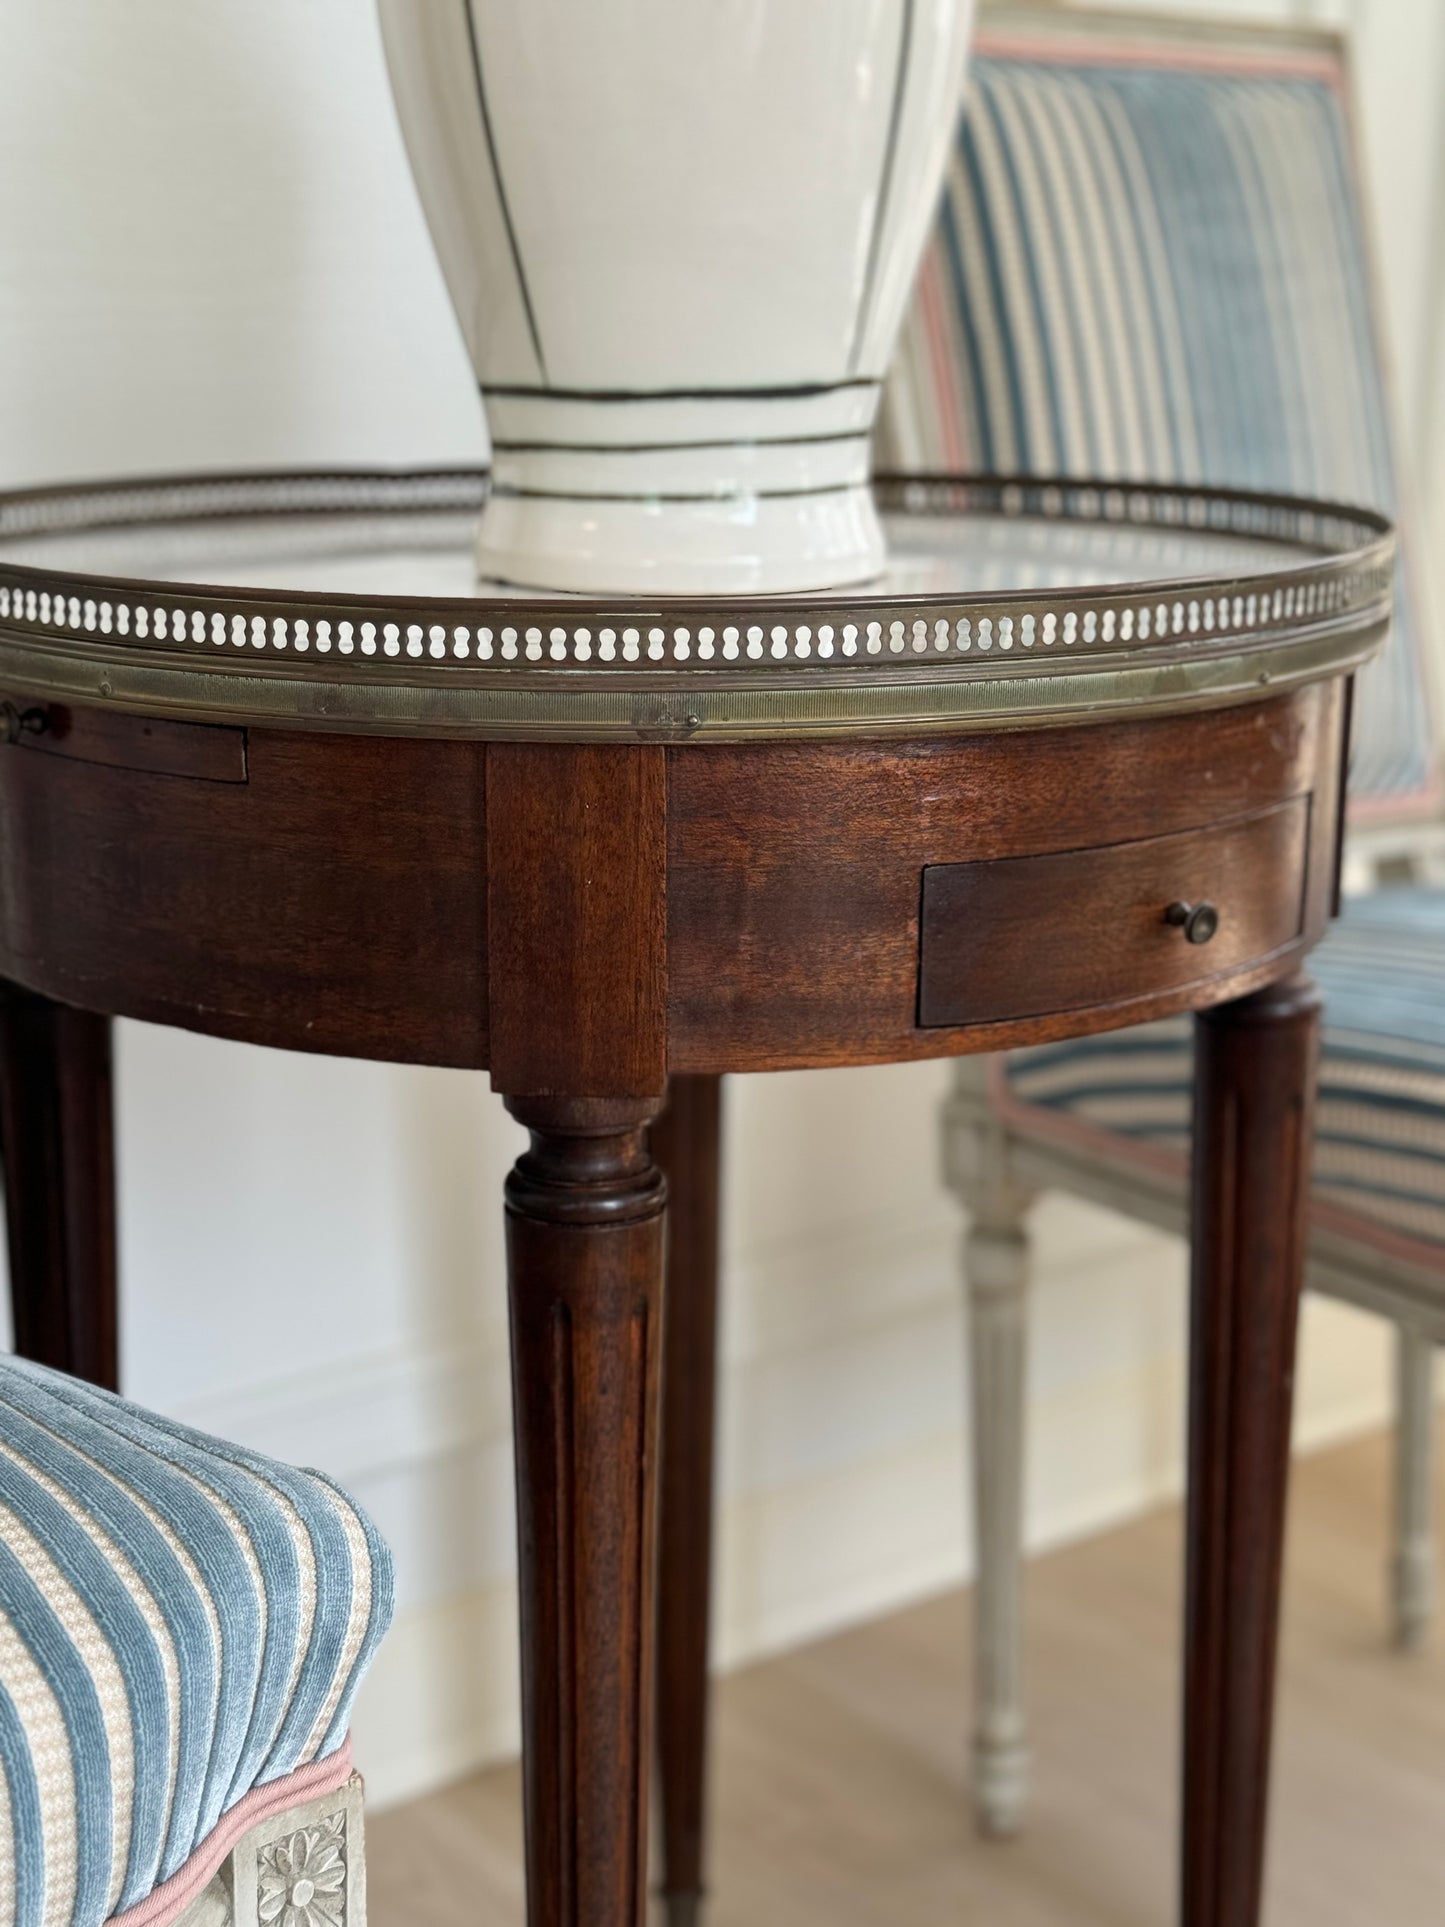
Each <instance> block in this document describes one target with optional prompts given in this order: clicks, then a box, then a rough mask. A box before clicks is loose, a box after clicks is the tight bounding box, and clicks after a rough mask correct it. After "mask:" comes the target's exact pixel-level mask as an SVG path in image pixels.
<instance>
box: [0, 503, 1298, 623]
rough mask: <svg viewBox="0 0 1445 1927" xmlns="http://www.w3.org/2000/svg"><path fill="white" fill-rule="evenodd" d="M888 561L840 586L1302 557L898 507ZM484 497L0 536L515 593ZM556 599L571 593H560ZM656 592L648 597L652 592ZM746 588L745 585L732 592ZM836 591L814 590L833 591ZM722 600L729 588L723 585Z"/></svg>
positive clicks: (3, 547)
mask: <svg viewBox="0 0 1445 1927" xmlns="http://www.w3.org/2000/svg"><path fill="white" fill-rule="evenodd" d="M885 525H886V526H887V529H888V533H889V538H890V542H891V545H892V562H891V565H890V568H889V571H888V574H887V575H886V576H885V577H883V578H882V579H880V580H879V581H878V582H876V583H872V584H869V585H866V586H864V587H863V588H861V589H859V588H854V589H850V590H848V591H840V592H839V600H847V601H849V602H857V601H858V600H860V599H871V598H873V597H894V598H899V599H903V600H907V599H908V598H910V597H912V596H925V595H944V596H947V595H956V596H960V597H965V596H969V595H977V594H981V593H984V592H988V591H1013V592H1015V593H1028V592H1030V591H1037V592H1040V593H1050V592H1053V593H1057V592H1059V591H1062V590H1067V589H1074V588H1080V589H1082V588H1090V587H1099V586H1103V585H1106V584H1109V583H1120V582H1153V581H1171V580H1177V579H1180V578H1188V577H1194V576H1214V577H1220V576H1233V575H1252V574H1259V573H1264V572H1266V571H1269V570H1271V569H1280V568H1293V567H1298V566H1299V564H1300V562H1301V561H1303V560H1307V559H1308V558H1309V557H1310V555H1311V554H1312V553H1313V552H1312V551H1310V550H1307V549H1304V548H1302V547H1297V546H1295V545H1294V544H1291V543H1285V542H1274V541H1264V540H1259V539H1256V538H1253V537H1245V536H1237V535H1229V534H1226V533H1220V532H1216V531H1212V530H1211V531H1202V530H1200V531H1196V530H1189V531H1180V530H1175V529H1155V528H1148V527H1139V526H1135V525H1132V524H1109V523H1096V522H1086V521H1068V520H1052V519H1049V520H1046V519H1043V518H1032V517H1027V516H1008V515H1002V514H991V513H971V514H967V515H913V514H909V515H895V516H891V517H886V518H885ZM475 526H476V516H475V513H474V512H473V511H471V510H466V511H456V510H447V511H433V512H413V513H409V514H389V513H377V512H366V513H342V514H321V515H297V516H281V515H266V516H258V517H238V518H234V519H218V520H214V521H199V522H193V523H156V524H148V525H140V526H135V527H130V528H114V529H93V530H85V531H81V532H80V533H68V532H67V533H63V534H46V535H34V534H28V535H19V536H12V537H9V538H7V539H5V540H4V541H0V560H3V561H6V562H15V563H27V564H30V565H32V566H35V567H40V568H45V569H63V570H71V571H75V572H77V573H81V574H85V575H90V576H97V575H100V576H119V577H125V578H146V579H156V580H161V581H172V582H186V583H196V584H207V585H211V586H214V587H217V588H252V589H266V590H271V591H280V592H282V593H284V592H285V591H287V590H297V591H300V592H302V593H307V594H319V595H328V594H334V595H358V596H368V595H374V596H377V597H392V596H398V597H403V598H405V597H411V596H461V597H471V596H487V595H489V594H491V595H497V596H502V595H505V596H508V597H511V598H516V597H517V596H518V595H519V594H522V593H524V592H520V591H518V590H516V589H502V588H497V587H493V586H490V585H487V584H481V585H479V584H478V583H477V582H476V580H475V577H474V575H473V572H472V558H471V543H472V534H473V531H474V529H475ZM549 599H550V600H558V599H560V598H558V597H556V596H555V595H552V596H550V597H549ZM647 599H648V598H647V597H646V595H645V593H640V594H639V595H638V597H637V598H636V600H638V601H645V600H647ZM728 599H729V600H738V599H739V598H737V597H731V598H728ZM827 599H828V597H827V596H826V595H823V596H820V595H817V594H814V595H811V596H809V597H807V598H806V600H808V601H809V602H812V603H817V602H819V601H826V600H827ZM720 600H721V598H720Z"/></svg>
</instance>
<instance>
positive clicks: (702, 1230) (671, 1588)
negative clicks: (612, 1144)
mask: <svg viewBox="0 0 1445 1927" xmlns="http://www.w3.org/2000/svg"><path fill="white" fill-rule="evenodd" d="M652 1151H653V1156H654V1157H655V1158H656V1160H657V1162H658V1164H659V1165H660V1166H661V1168H662V1172H663V1175H664V1176H665V1178H666V1179H667V1199H668V1203H667V1318H666V1323H665V1328H664V1339H663V1370H662V1473H661V1497H660V1501H659V1518H658V1594H657V1788H658V1796H659V1805H660V1807H661V1826H660V1828H659V1834H660V1838H661V1844H662V1876H661V1881H660V1883H659V1884H660V1887H661V1891H662V1894H663V1897H664V1901H665V1905H666V1907H667V1913H668V1927H692V1923H693V1922H694V1921H695V1920H696V1919H697V1917H698V1910H699V1907H700V1904H701V1899H702V1892H703V1884H704V1838H705V1822H706V1806H707V1709H708V1632H709V1627H710V1624H711V1603H712V1602H711V1584H712V1541H713V1444H714V1425H715V1404H716V1398H715V1392H716V1375H717V1301H718V1237H719V1231H720V1224H719V1202H720V1189H721V1161H722V1080H721V1079H720V1078H717V1077H675V1078H674V1079H673V1080H672V1083H671V1084H670V1085H669V1087H668V1093H667V1108H666V1110H664V1112H663V1113H662V1115H661V1117H660V1118H659V1119H658V1120H657V1123H656V1124H655V1125H654V1126H653V1130H652Z"/></svg>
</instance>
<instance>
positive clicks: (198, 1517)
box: [0, 1358, 392, 1927]
mask: <svg viewBox="0 0 1445 1927" xmlns="http://www.w3.org/2000/svg"><path fill="white" fill-rule="evenodd" d="M391 1604H392V1573H391V1563H390V1558H389V1555H388V1554H387V1552H386V1549H385V1547H384V1546H383V1545H382V1543H381V1541H380V1540H379V1539H378V1537H377V1535H376V1533H375V1531H374V1529H373V1528H372V1526H371V1525H370V1523H369V1522H368V1521H367V1520H366V1519H365V1518H364V1517H363V1515H362V1514H361V1513H360V1512H359V1511H358V1510H357V1508H356V1507H355V1506H354V1505H353V1504H352V1503H351V1501H350V1500H349V1499H347V1498H346V1497H345V1495H344V1494H343V1493H341V1492H339V1491H338V1490H337V1489H336V1487H334V1486H333V1485H331V1484H329V1483H328V1482H327V1480H325V1479H324V1478H322V1477H321V1476H320V1475H319V1474H317V1473H315V1472H300V1471H296V1470H293V1469H292V1468H291V1467H290V1466H284V1465H278V1464H274V1463H272V1462H271V1461H269V1460H266V1459H263V1458H260V1457H258V1456H257V1455H256V1454H254V1453H251V1452H246V1451H243V1450H241V1449H240V1448H238V1447H235V1446H230V1445H225V1444H222V1443H220V1442H219V1441H217V1440H215V1439H211V1438H207V1437H205V1436H204V1435H203V1434H201V1433H198V1432H194V1431H191V1430H188V1429H187V1428H186V1427H184V1426H181V1425H175V1424H171V1423H169V1422H168V1421H166V1420H164V1419H160V1418H156V1417H154V1416H152V1415H151V1414H149V1413H146V1412H143V1411H141V1410H139V1409H138V1408H137V1407H136V1406H134V1405H130V1404H127V1403H125V1402H124V1401H123V1400H121V1399H118V1398H114V1397H112V1396H111V1395H110V1394H109V1393H106V1392H99V1391H94V1390H92V1389H90V1388H89V1387H87V1386H83V1385H80V1384H78V1383H76V1382H75V1381H74V1380H71V1379H67V1378H63V1377H61V1376H59V1375H58V1374H56V1373H53V1372H47V1371H44V1370H42V1369H41V1368H40V1367H38V1366H33V1365H27V1364H22V1363H20V1362H19V1361H17V1360H13V1359H8V1358H7V1359H0V1927H101V1923H102V1922H105V1921H113V1920H120V1921H124V1922H126V1923H127V1927H143V1924H144V1927H161V1923H164V1922H168V1921H172V1920H175V1919H176V1918H177V1917H178V1916H179V1915H180V1914H181V1913H182V1912H183V1911H184V1910H185V1908H186V1907H187V1906H188V1905H189V1904H190V1902H191V1901H192V1900H193V1899H194V1898H195V1896H196V1894H197V1893H198V1892H199V1891H200V1890H201V1889H202V1888H203V1887H204V1886H205V1883H206V1882H207V1880H209V1878H210V1876H211V1875H212V1873H213V1872H214V1871H215V1869H216V1868H217V1867H218V1866H219V1865H220V1863H221V1861H222V1860H223V1859H224V1857H225V1855H226V1853H227V1852H228V1851H229V1849H230V1847H231V1846H233V1845H234V1844H235V1842H236V1840H237V1839H238V1838H239V1837H240V1835H241V1834H242V1833H244V1832H245V1831H246V1830H247V1829H248V1828H249V1827H251V1826H253V1825H254V1824H255V1823H256V1822H257V1821H259V1820H262V1819H265V1818H267V1817H269V1816H270V1815H271V1814H273V1813H278V1812H281V1811H283V1810H286V1809H289V1808H291V1807H293V1806H296V1805H298V1804H300V1803H301V1802H303V1801H305V1800H308V1799H311V1798H314V1797H316V1796H319V1795H321V1794H323V1793H328V1792H330V1791H332V1790H333V1789H334V1788H336V1787H339V1786H341V1785H343V1784H344V1782H345V1781H346V1779H347V1777H348V1774H349V1772H350V1761H349V1750H350V1749H349V1745H348V1741H347V1722H348V1717H349V1713H350V1708H351V1701H352V1696H353V1694H354V1693H355V1690H356V1687H357V1683H358V1681H359V1680H360V1678H361V1675H362V1674H363V1672H364V1671H365V1669H366V1666H367V1664H368V1662H369V1660H370V1657H371V1654H372V1651H373V1649H374V1648H375V1646H376V1643H377V1641H378V1639H379V1638H380V1637H381V1634H382V1633H383V1632H384V1630H385V1628H386V1625H387V1623H388V1621H389V1619H390V1615H391Z"/></svg>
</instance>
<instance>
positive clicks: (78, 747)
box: [10, 697, 246, 783]
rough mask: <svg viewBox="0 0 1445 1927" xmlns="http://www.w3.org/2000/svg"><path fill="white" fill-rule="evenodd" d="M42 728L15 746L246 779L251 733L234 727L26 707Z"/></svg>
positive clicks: (199, 776) (210, 778) (219, 779)
mask: <svg viewBox="0 0 1445 1927" xmlns="http://www.w3.org/2000/svg"><path fill="white" fill-rule="evenodd" d="M10 700H11V701H12V702H15V706H16V708H17V709H21V710H27V711H28V715H29V717H30V718H31V719H32V721H34V722H40V723H41V724H42V726H41V727H39V728H34V727H27V728H26V729H24V730H23V731H22V733H21V735H20V737H19V740H18V742H17V743H16V744H15V745H14V747H15V748H17V749H22V750H26V751H28V752H30V753H32V754H34V755H37V756H60V757H64V758H66V759H68V760H69V761H71V762H77V763H99V764H102V765H103V766H105V767H106V768H109V769H134V770H148V771H150V773H151V774H152V775H155V776H181V777H185V778H187V779H189V780H191V781H193V782H195V781H199V782H207V783H244V782H245V780H246V732H245V730H244V729H237V728H234V727H231V726H229V725H221V724H214V723H182V722H173V721H170V720H169V719H167V718H165V717H161V716H126V715H122V714H121V713H120V712H119V711H118V710H111V709H76V708H74V707H72V706H71V705H70V704H67V703H46V704H43V705H40V706H38V707H36V706H29V705H26V704H25V703H24V701H23V699H21V700H20V701H16V699H15V698H13V697H12V698H11V699H10Z"/></svg>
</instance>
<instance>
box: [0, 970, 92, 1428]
mask: <svg viewBox="0 0 1445 1927" xmlns="http://www.w3.org/2000/svg"><path fill="white" fill-rule="evenodd" d="M0 1154H3V1158H4V1167H5V1215H6V1224H7V1230H8V1237H9V1252H10V1302H11V1307H12V1311H13V1317H14V1329H15V1349H16V1351H17V1352H18V1353H19V1354H20V1356H21V1357H22V1358H31V1359H34V1360H35V1361H36V1363H37V1364H41V1365H51V1366H54V1368H55V1369H56V1370H57V1371H62V1372H70V1373H71V1374H72V1375H73V1376H74V1377H76V1378H84V1379H88V1380H89V1381H90V1382H91V1384H93V1385H101V1386H104V1387H106V1388H107V1389H108V1390H111V1391H114V1390H116V1389H117V1385H118V1369H119V1368H118V1360H117V1355H116V1354H117V1341H116V1260H115V1168H114V1153H113V1149H112V1122H111V1069H110V1019H109V1018H108V1017H100V1016H96V1015H95V1014H94V1013H93V1012H91V1011H88V1010H73V1009H71V1008H70V1006H69V1005H67V1004H57V1003H54V1002H53V1001H52V1000H51V999H50V998H49V997H41V996H38V995H36V993H35V992H33V991H29V990H22V989H20V987H19V986H18V985H16V984H8V983H6V984H0Z"/></svg>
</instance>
